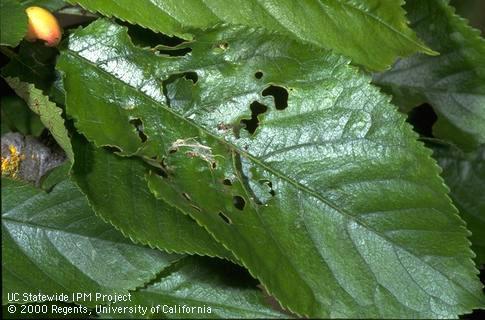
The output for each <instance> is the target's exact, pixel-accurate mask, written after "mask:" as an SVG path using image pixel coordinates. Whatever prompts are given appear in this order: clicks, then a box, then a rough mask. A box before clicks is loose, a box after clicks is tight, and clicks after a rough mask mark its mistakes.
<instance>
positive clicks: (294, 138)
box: [58, 20, 484, 318]
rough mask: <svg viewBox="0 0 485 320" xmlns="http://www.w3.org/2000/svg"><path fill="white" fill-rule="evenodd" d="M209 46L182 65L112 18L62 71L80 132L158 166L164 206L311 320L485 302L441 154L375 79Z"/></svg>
mask: <svg viewBox="0 0 485 320" xmlns="http://www.w3.org/2000/svg"><path fill="white" fill-rule="evenodd" d="M195 39H197V40H196V41H194V42H192V43H190V44H187V45H185V46H189V45H190V48H191V49H192V51H191V53H190V54H187V55H185V56H182V57H167V56H157V55H155V54H153V52H152V51H150V50H143V49H140V48H137V47H135V46H134V45H133V44H132V42H131V41H130V39H129V38H128V36H127V32H126V28H122V27H120V26H118V25H116V24H113V23H110V22H108V21H105V20H98V21H96V22H95V23H93V24H91V25H90V26H89V27H87V28H85V29H82V30H78V31H76V32H75V33H74V34H72V35H71V37H70V39H69V43H68V47H67V48H65V49H64V50H63V51H62V52H61V56H60V59H59V62H58V68H59V69H60V70H62V72H63V73H64V76H65V78H64V86H65V89H66V93H67V95H66V103H67V106H66V107H67V112H68V114H69V115H70V116H72V117H73V118H74V119H75V125H76V127H77V128H78V130H79V131H81V132H82V133H84V134H85V135H86V136H87V137H88V138H89V139H90V140H92V141H95V143H96V145H98V146H102V145H111V146H117V147H118V148H120V150H121V151H120V152H119V153H120V154H124V155H128V154H137V155H139V156H142V157H144V158H145V159H147V160H151V161H159V162H160V166H161V169H163V174H162V175H161V176H158V175H157V174H156V173H154V174H152V175H151V176H150V180H149V181H150V187H151V189H152V190H153V191H154V192H155V193H156V194H157V197H159V198H163V199H164V200H165V201H166V202H167V203H170V204H172V205H175V206H177V207H178V208H179V209H180V210H182V211H183V212H184V213H188V214H190V215H191V216H192V217H193V218H194V219H196V220H197V221H198V222H199V223H200V224H202V225H204V226H205V227H206V229H207V230H209V232H210V233H212V234H213V235H214V236H215V238H216V239H218V240H219V241H221V242H222V243H223V244H224V245H225V246H227V248H229V249H230V250H232V251H233V252H234V254H235V255H236V257H237V258H238V259H239V261H241V262H242V263H243V264H244V265H245V266H246V267H248V269H249V270H250V272H251V273H252V274H253V275H254V276H255V277H257V278H258V279H259V280H260V281H261V282H262V284H263V285H264V286H265V287H266V288H267V289H268V291H269V292H270V294H272V295H274V296H275V297H276V298H277V299H278V300H279V301H280V302H281V303H282V305H283V306H285V307H287V308H289V309H290V310H292V311H294V312H296V313H298V314H301V315H309V316H311V317H347V318H352V317H357V316H358V317H367V318H375V317H387V318H389V317H393V318H396V317H453V316H456V315H457V314H460V313H465V312H468V311H470V310H471V309H472V308H474V307H477V306H479V305H481V304H482V303H483V300H484V297H483V294H482V293H481V285H480V283H479V281H478V278H477V276H476V274H477V270H476V269H475V267H474V264H473V262H472V260H471V257H472V252H471V250H470V249H469V242H468V240H467V239H466V236H467V234H468V232H467V230H466V229H465V228H464V223H463V221H462V220H461V219H460V218H459V216H458V213H457V211H456V209H455V208H454V207H453V206H452V205H451V202H450V199H449V198H448V197H447V195H446V191H447V189H446V187H445V186H444V185H443V182H442V180H441V179H440V178H439V177H438V167H437V166H436V164H435V163H434V162H433V161H432V160H431V159H430V153H431V152H430V151H429V150H427V149H425V148H424V147H423V145H422V144H420V143H418V142H417V141H416V137H417V136H416V134H415V133H413V131H412V130H411V128H410V126H409V125H408V124H407V123H405V121H404V117H403V116H402V115H401V114H399V113H398V112H397V110H395V108H394V107H393V106H392V105H390V104H389V102H388V98H387V97H386V96H384V95H382V94H381V93H379V91H378V90H377V89H376V88H374V87H372V86H371V85H369V83H368V82H369V79H368V78H367V77H365V76H363V75H361V74H358V73H357V72H356V71H355V70H354V69H353V68H351V67H349V66H348V61H347V60H346V59H343V58H341V57H339V56H337V55H335V54H332V53H330V52H327V51H323V50H320V49H316V48H313V47H308V46H302V45H301V44H300V43H298V42H294V41H291V40H288V39H287V38H284V37H280V36H278V35H276V34H268V33H267V32H266V31H264V30H256V29H247V28H244V27H238V28H220V29H214V30H206V31H205V32H204V33H203V34H197V35H196V36H195ZM194 82H195V83H194ZM86 84H89V85H86ZM270 85H273V86H270ZM81 86H82V87H83V90H78V88H80V87H81ZM275 86H276V87H275ZM278 88H279V89H278ZM285 93H287V94H288V99H287V104H288V105H287V107H286V105H285V99H284V98H285ZM272 94H274V95H275V96H276V97H273V96H271V95H272ZM261 104H264V105H266V109H265V107H264V106H261ZM285 107H286V108H285ZM251 109H252V110H251ZM283 109H284V110H283ZM263 110H264V111H265V112H264V113H261V111H263ZM251 113H252V114H251ZM257 113H261V114H259V115H258V116H257V115H256V114H257ZM251 118H252V119H253V121H248V120H247V119H251ZM244 119H246V120H244ZM256 119H258V120H259V124H258V126H257V128H256V130H255V131H254V132H253V133H251V132H252V131H253V130H252V129H254V127H255V125H256V122H257V121H254V120H256ZM130 121H131V122H132V123H130ZM133 121H135V122H137V123H138V125H137V126H133ZM145 140H146V141H145ZM154 171H156V170H154ZM383 195H385V197H386V198H383ZM194 206H195V207H196V208H195V207H194ZM343 253H345V254H343Z"/></svg>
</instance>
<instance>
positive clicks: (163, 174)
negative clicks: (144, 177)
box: [152, 167, 168, 179]
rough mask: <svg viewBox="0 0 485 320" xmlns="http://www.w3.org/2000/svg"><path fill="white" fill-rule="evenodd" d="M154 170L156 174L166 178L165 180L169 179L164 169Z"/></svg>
mask: <svg viewBox="0 0 485 320" xmlns="http://www.w3.org/2000/svg"><path fill="white" fill-rule="evenodd" d="M152 170H153V172H154V173H155V174H157V175H159V176H160V177H162V178H165V179H167V178H168V174H167V172H166V171H165V170H164V169H162V168H157V167H155V168H153V169H152Z"/></svg>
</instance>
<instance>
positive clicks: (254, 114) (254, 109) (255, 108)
mask: <svg viewBox="0 0 485 320" xmlns="http://www.w3.org/2000/svg"><path fill="white" fill-rule="evenodd" d="M267 110H268V107H266V106H265V105H264V104H261V103H259V102H257V101H254V102H253V103H251V119H249V120H247V119H243V120H241V123H242V124H244V127H245V129H246V130H247V131H248V132H249V133H250V134H253V133H254V132H255V131H256V129H257V128H258V126H259V119H258V116H259V115H260V114H262V113H265V112H266V111H267Z"/></svg>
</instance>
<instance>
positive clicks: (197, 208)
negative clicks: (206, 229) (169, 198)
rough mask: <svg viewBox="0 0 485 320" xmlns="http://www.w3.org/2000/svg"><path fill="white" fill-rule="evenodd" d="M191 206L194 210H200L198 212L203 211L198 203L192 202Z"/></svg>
mask: <svg viewBox="0 0 485 320" xmlns="http://www.w3.org/2000/svg"><path fill="white" fill-rule="evenodd" d="M190 206H191V207H192V208H193V209H194V210H196V211H198V212H202V209H201V208H199V207H197V206H196V205H193V204H191V205H190Z"/></svg>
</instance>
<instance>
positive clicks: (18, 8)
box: [0, 0, 28, 47]
mask: <svg viewBox="0 0 485 320" xmlns="http://www.w3.org/2000/svg"><path fill="white" fill-rule="evenodd" d="M27 23H28V19H27V14H26V13H25V11H24V7H23V6H22V5H21V4H20V3H19V2H18V1H16V0H2V1H0V45H6V46H10V47H16V46H17V45H18V44H19V42H20V40H22V38H23V37H24V36H25V34H26V33H27Z"/></svg>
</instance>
